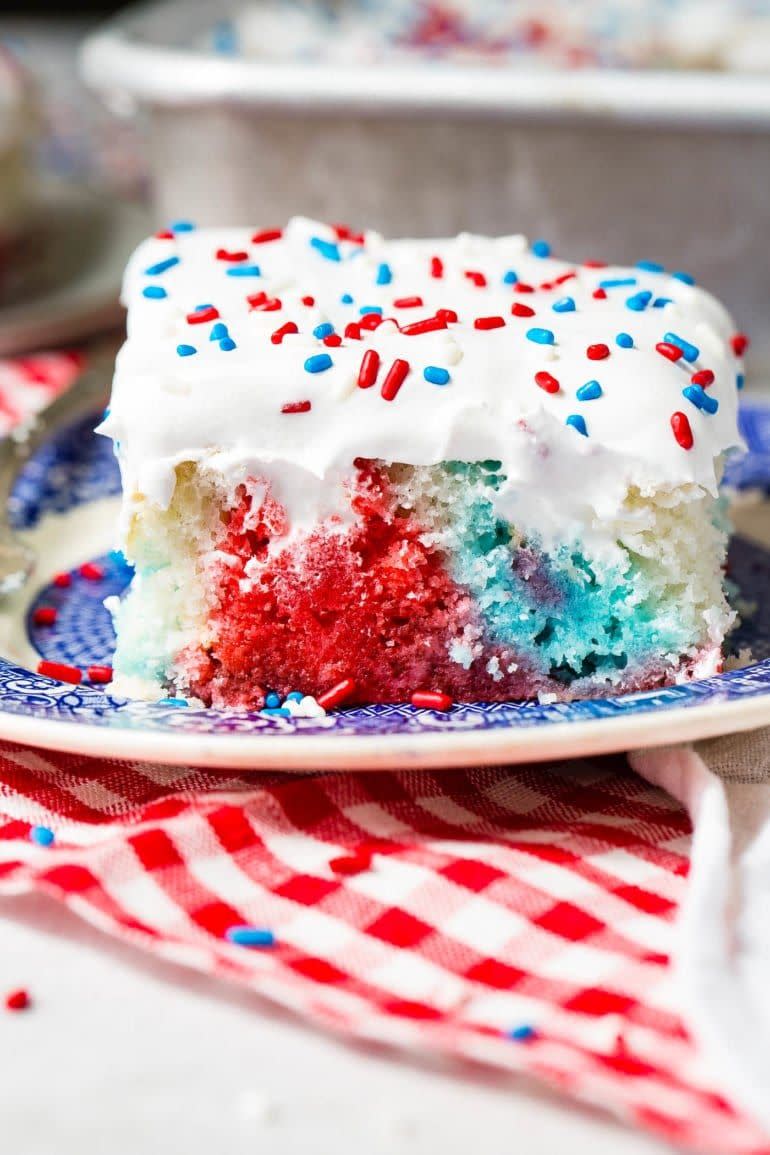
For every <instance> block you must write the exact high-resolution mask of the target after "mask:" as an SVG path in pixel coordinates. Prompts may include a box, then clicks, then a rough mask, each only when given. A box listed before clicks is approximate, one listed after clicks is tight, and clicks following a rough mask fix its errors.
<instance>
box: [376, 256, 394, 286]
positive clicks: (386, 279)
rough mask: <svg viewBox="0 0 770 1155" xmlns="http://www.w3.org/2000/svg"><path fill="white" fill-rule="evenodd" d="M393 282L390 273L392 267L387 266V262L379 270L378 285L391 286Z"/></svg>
mask: <svg viewBox="0 0 770 1155" xmlns="http://www.w3.org/2000/svg"><path fill="white" fill-rule="evenodd" d="M392 280H393V274H392V272H391V271H390V265H386V264H385V262H384V261H383V262H382V264H381V265H380V267H379V268H378V270H377V284H378V285H389V284H390V282H391V281H392Z"/></svg>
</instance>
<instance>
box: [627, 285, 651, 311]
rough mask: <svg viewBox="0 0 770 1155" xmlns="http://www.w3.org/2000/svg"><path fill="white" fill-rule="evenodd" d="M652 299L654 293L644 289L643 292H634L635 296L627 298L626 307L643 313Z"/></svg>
mask: <svg viewBox="0 0 770 1155" xmlns="http://www.w3.org/2000/svg"><path fill="white" fill-rule="evenodd" d="M651 300H652V293H650V292H648V290H647V289H643V290H642V292H641V293H634V295H633V297H627V298H626V308H627V309H633V311H634V312H635V313H641V312H643V311H644V310H645V309H646V308H647V306H648V305H649V303H650V301H651Z"/></svg>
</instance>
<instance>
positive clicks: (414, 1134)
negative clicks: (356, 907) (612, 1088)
mask: <svg viewBox="0 0 770 1155" xmlns="http://www.w3.org/2000/svg"><path fill="white" fill-rule="evenodd" d="M18 986H24V987H26V988H27V989H28V990H29V992H30V994H31V996H32V997H33V999H34V1007H33V1008H31V1009H30V1010H29V1011H26V1012H23V1013H17V1014H11V1013H9V1012H6V1011H3V1010H0V1070H1V1071H2V1078H1V1079H0V1151H2V1153H3V1155H156V1153H157V1155H247V1153H248V1155H257V1153H259V1155H354V1153H355V1155H411V1153H413V1155H468V1153H469V1152H472V1153H473V1155H512V1153H513V1152H515V1153H516V1155H541V1153H542V1155H555V1153H557V1152H558V1153H560V1155H564V1153H566V1152H568V1153H569V1155H588V1153H590V1155H664V1153H665V1152H670V1149H669V1148H668V1147H664V1146H663V1145H660V1144H658V1143H655V1142H653V1141H652V1140H650V1139H648V1138H646V1137H644V1136H642V1135H639V1134H636V1133H634V1132H631V1131H627V1130H625V1129H624V1128H621V1127H620V1126H618V1125H617V1124H615V1123H613V1122H611V1121H607V1120H605V1119H604V1118H603V1117H600V1116H598V1115H595V1114H593V1113H590V1112H588V1111H585V1110H583V1109H580V1108H577V1107H573V1106H570V1105H567V1104H564V1103H562V1102H561V1101H558V1100H556V1099H554V1098H552V1097H550V1096H549V1095H546V1094H543V1093H542V1092H541V1091H539V1090H538V1089H537V1088H534V1087H531V1086H530V1087H524V1086H523V1085H522V1084H518V1085H516V1084H512V1083H511V1081H510V1080H505V1081H503V1080H501V1079H499V1078H495V1077H492V1076H485V1075H474V1076H467V1075H459V1074H457V1073H456V1072H454V1073H452V1072H450V1071H447V1070H445V1069H444V1070H439V1069H436V1068H430V1069H426V1068H425V1067H424V1066H423V1067H418V1066H416V1065H412V1064H410V1063H408V1062H407V1061H405V1060H399V1059H395V1058H393V1057H389V1056H387V1055H385V1054H382V1053H374V1052H372V1051H370V1050H363V1049H362V1048H360V1047H354V1046H349V1045H346V1044H344V1043H341V1042H339V1041H338V1040H335V1039H333V1038H330V1037H329V1036H327V1035H324V1034H321V1033H319V1032H317V1031H313V1030H311V1029H307V1028H305V1027H303V1026H302V1025H301V1024H300V1023H298V1022H297V1021H296V1020H294V1019H291V1018H289V1017H288V1016H286V1015H284V1014H282V1013H280V1012H278V1011H275V1010H273V1009H271V1008H269V1007H268V1006H266V1005H264V1004H262V1003H261V1002H260V1001H259V1000H258V999H257V998H256V997H255V996H253V995H250V994H243V993H241V992H239V991H237V990H235V989H233V988H231V987H228V986H227V985H225V984H223V983H221V982H218V981H217V982H215V981H214V980H210V979H207V978H204V977H202V976H198V975H191V974H190V973H188V972H186V971H184V970H182V969H181V968H177V967H173V966H170V965H167V964H161V963H155V962H154V961H153V960H152V959H150V958H148V957H147V956H145V955H143V954H140V953H138V952H136V951H134V950H132V949H129V948H124V947H122V946H120V945H117V944H114V943H112V942H110V941H109V940H108V939H106V938H105V937H104V936H102V935H101V934H99V933H98V932H96V931H94V930H91V929H90V928H88V927H86V926H84V925H83V924H81V923H80V922H79V921H78V920H77V919H76V918H75V917H74V916H72V915H70V914H68V912H67V911H65V910H64V909H63V908H61V907H59V906H58V905H56V904H55V903H54V902H53V900H48V899H44V898H14V899H2V900H0V992H7V991H8V990H11V989H13V988H15V987H18Z"/></svg>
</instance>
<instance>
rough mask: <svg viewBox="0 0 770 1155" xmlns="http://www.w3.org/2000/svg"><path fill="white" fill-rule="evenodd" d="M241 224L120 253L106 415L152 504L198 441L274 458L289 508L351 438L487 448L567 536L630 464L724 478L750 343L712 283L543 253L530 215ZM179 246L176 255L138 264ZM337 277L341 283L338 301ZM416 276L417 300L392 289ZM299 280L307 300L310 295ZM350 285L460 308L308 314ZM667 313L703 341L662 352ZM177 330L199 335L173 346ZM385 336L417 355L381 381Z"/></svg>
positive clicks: (223, 461) (329, 500) (646, 471)
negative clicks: (385, 386)
mask: <svg viewBox="0 0 770 1155" xmlns="http://www.w3.org/2000/svg"><path fill="white" fill-rule="evenodd" d="M252 232H253V230H251V229H218V230H214V229H206V230H199V231H193V232H179V233H177V234H176V235H175V237H174V239H171V240H169V239H156V238H153V239H150V240H148V241H145V242H144V243H143V244H142V245H140V247H139V249H138V250H137V251H136V252H135V253H134V255H133V256H132V258H131V260H130V262H129V265H128V269H127V272H126V277H125V284H124V292H123V298H124V301H125V303H126V304H127V306H128V310H129V312H128V338H127V341H126V343H125V345H124V347H123V349H122V350H121V352H120V354H119V356H118V359H117V365H116V372H115V381H114V388H113V396H112V401H111V406H110V412H109V416H108V417H107V419H106V420H105V421H104V423H103V425H102V426H101V427H100V429H101V432H104V433H106V434H108V435H109V436H111V437H113V438H114V439H115V440H116V442H118V443H119V448H118V455H119V459H120V463H121V468H122V471H123V476H124V486H125V491H126V494H127V496H128V497H129V498H130V497H131V495H133V494H135V493H139V494H143V495H145V496H146V497H147V498H149V499H150V500H151V501H152V502H154V503H157V504H158V505H160V506H163V507H164V506H165V505H166V504H167V503H168V501H169V500H170V497H171V493H172V490H173V485H174V468H175V466H176V465H177V464H178V463H180V462H182V461H204V460H205V461H206V463H207V465H208V466H209V467H210V468H212V469H216V470H219V471H221V472H222V473H223V474H224V475H225V476H227V477H228V478H233V479H237V478H240V477H242V476H243V475H244V474H246V475H248V474H251V475H256V476H263V477H267V478H268V479H269V480H270V481H271V482H272V484H273V485H274V487H275V490H276V496H277V497H278V498H279V499H280V500H282V501H284V502H285V504H286V505H287V507H288V510H289V515H290V518H291V520H292V522H293V523H294V524H295V525H302V524H309V523H312V521H313V520H315V518H316V517H317V516H318V515H319V513H320V514H321V515H323V514H326V513H330V512H333V511H334V510H335V509H338V508H339V503H340V500H341V489H340V485H339V478H340V476H341V475H342V474H343V473H345V472H348V471H349V470H350V469H351V465H352V462H353V461H354V459H355V458H356V457H368V458H382V459H385V460H388V461H399V462H405V463H408V464H414V465H427V464H433V463H437V462H440V461H444V460H452V459H459V460H484V459H490V458H491V459H495V460H499V461H501V462H502V465H503V469H504V471H505V473H506V475H507V478H508V481H507V484H506V486H505V487H504V488H503V490H502V491H501V493H500V495H499V502H500V506H501V509H502V510H503V511H504V512H505V513H506V514H507V515H509V516H511V517H514V518H515V519H516V520H517V521H518V522H519V524H523V525H524V526H527V527H530V528H532V529H535V530H538V531H539V532H541V533H543V534H544V535H547V536H551V535H553V536H554V537H556V538H559V537H562V536H563V535H564V534H565V533H566V532H567V529H568V528H569V527H570V526H571V527H572V528H573V529H574V530H575V531H576V532H580V533H581V534H587V533H588V532H589V531H590V528H591V526H592V525H594V524H595V522H596V520H597V518H598V519H599V521H606V520H608V519H611V518H612V517H614V516H615V515H616V514H617V512H618V510H619V507H620V505H621V503H622V501H623V498H624V496H625V494H626V492H627V489H628V487H629V486H630V485H636V486H638V487H640V489H642V490H643V491H644V492H648V493H649V492H652V491H657V490H660V489H669V488H671V489H673V488H677V487H681V486H687V485H693V486H695V487H698V489H699V490H705V491H708V492H710V493H712V494H713V493H715V492H716V489H717V482H718V477H717V470H718V458H719V457H720V456H721V454H722V453H723V452H724V451H725V450H727V449H729V448H730V447H732V446H735V445H737V444H739V443H740V438H739V434H738V431H737V427H736V410H737V391H736V374H737V373H739V372H741V364H740V361H739V359H738V358H737V357H736V356H735V355H734V353H733V351H732V348H731V346H730V341H729V338H730V336H731V334H732V333H733V330H734V326H733V323H732V321H731V319H730V317H729V316H728V314H727V312H726V311H725V310H724V308H723V307H722V306H721V305H720V304H719V303H718V302H717V301H716V300H715V298H714V297H712V296H710V295H709V294H708V293H707V292H705V291H704V290H702V289H700V288H698V287H695V286H692V285H690V284H687V283H684V282H683V281H681V280H679V279H677V278H676V277H674V276H670V275H668V274H665V273H656V272H649V271H643V270H640V269H636V268H635V269H626V268H598V269H597V268H589V267H585V266H576V265H574V264H572V263H571V262H569V261H563V260H555V259H550V258H544V257H541V256H537V255H535V253H533V251H532V250H531V249H530V247H529V245H528V243H527V241H526V240H525V239H524V238H523V237H520V236H513V237H501V238H496V239H488V238H484V237H477V236H470V235H461V236H459V237H457V238H455V239H452V240H419V241H414V240H406V241H385V240H383V239H382V237H380V236H379V235H378V234H376V233H372V232H370V233H368V234H366V240H365V244H364V245H360V244H358V243H355V242H348V241H343V242H340V243H339V246H338V247H339V254H340V257H341V259H340V260H339V261H335V260H329V259H327V258H326V257H325V256H324V255H322V254H321V253H320V252H319V251H318V249H317V248H315V247H314V246H313V244H311V238H314V237H317V238H320V239H321V240H322V241H331V242H334V241H335V234H334V232H333V231H332V230H331V229H330V228H329V227H328V226H324V225H320V224H317V223H314V222H312V221H307V220H304V219H295V220H293V221H291V222H290V224H289V225H288V227H287V229H286V230H285V232H284V235H283V238H282V239H281V240H279V241H275V242H270V243H267V244H253V243H251V239H250V238H251V234H252ZM335 243H336V242H335ZM219 249H225V250H227V251H229V252H234V251H243V252H246V253H247V254H248V260H247V261H246V262H243V263H245V264H247V265H258V266H259V269H260V273H261V275H260V276H238V275H236V276H233V275H230V273H229V272H228V270H232V269H236V268H238V267H240V265H239V263H236V262H230V261H224V260H220V259H217V257H216V253H217V251H218V250H219ZM172 256H177V257H178V258H179V263H178V264H176V265H174V266H173V267H172V268H169V269H167V270H166V271H163V272H161V273H158V274H157V275H150V274H148V273H147V271H146V270H147V269H148V268H151V267H152V266H154V265H156V264H157V262H160V261H163V260H164V259H166V258H168V257H172ZM434 256H437V257H439V258H440V259H441V261H442V262H443V266H444V275H443V277H442V278H440V279H436V278H435V277H433V276H431V258H432V257H434ZM381 265H387V267H388V269H389V270H390V273H391V275H392V280H391V281H390V282H389V283H387V284H378V283H377V281H378V273H379V270H380V266H381ZM508 270H514V271H515V273H516V274H517V276H518V278H519V280H520V281H522V282H525V283H528V284H531V285H534V286H540V285H542V284H543V283H544V282H545V283H549V282H553V281H554V280H555V278H557V277H559V276H561V275H562V274H566V273H569V272H572V271H575V272H576V276H575V277H574V278H572V279H570V280H568V281H566V282H565V283H564V284H562V285H560V286H558V287H557V288H556V289H555V290H548V289H545V290H541V289H538V290H537V291H535V292H532V293H529V292H520V291H516V289H515V286H512V285H511V284H506V283H504V276H505V274H506V272H507V271H508ZM468 271H470V272H474V273H482V274H483V275H484V277H485V278H486V280H487V286H486V287H481V288H480V287H477V286H476V285H475V284H474V283H473V282H472V281H471V280H470V279H469V278H468V277H467V276H466V275H465V274H466V272H468ZM632 277H633V278H636V284H634V285H629V286H618V287H611V286H610V287H607V288H606V290H605V291H606V297H605V298H604V299H597V298H595V297H594V295H593V294H594V292H595V290H596V289H597V288H598V287H599V286H600V284H601V283H602V282H606V281H613V280H618V279H625V278H632ZM379 279H383V277H382V275H381V276H380V278H379ZM147 286H162V287H163V288H164V289H165V290H166V292H167V296H166V297H165V298H163V299H151V298H147V297H145V296H143V290H144V289H145V288H146V287H147ZM260 291H263V292H265V293H267V294H268V296H269V297H271V298H274V297H277V298H279V299H280V301H281V308H280V309H279V310H275V311H267V312H265V311H255V310H254V309H252V308H251V307H250V305H249V303H248V302H247V295H250V294H254V293H256V292H260ZM644 291H648V292H650V293H651V294H652V295H653V300H655V299H657V298H670V299H671V301H672V303H671V304H668V305H666V306H665V307H664V308H655V307H653V305H652V304H650V305H649V306H648V307H647V308H646V309H644V310H643V311H634V310H632V309H630V308H629V307H628V306H627V304H626V301H627V299H628V298H629V297H630V296H632V295H633V294H635V293H638V292H644ZM344 294H349V295H350V296H352V298H353V303H352V304H351V303H343V301H342V297H343V295H344ZM415 295H417V296H419V297H421V298H422V300H423V304H422V305H421V306H419V307H410V308H405V307H400V308H399V307H396V306H394V300H398V299H401V298H404V297H411V296H415ZM303 296H312V297H313V298H314V299H315V304H314V305H313V306H312V307H308V306H306V305H305V304H303V303H302V301H301V298H302V297H303ZM565 297H571V298H572V299H573V300H574V305H575V307H574V311H571V312H557V311H554V309H553V305H554V303H555V302H558V301H561V300H562V299H563V298H565ZM514 303H518V304H520V305H527V306H529V307H531V308H534V309H535V316H533V317H519V316H514V315H512V313H511V307H512V305H514ZM203 304H211V305H214V306H215V307H216V309H217V310H218V312H219V314H220V322H221V323H223V324H224V325H226V326H227V329H228V332H229V335H230V337H231V338H232V340H233V341H235V343H236V348H234V349H232V350H231V351H223V349H222V348H220V343H219V342H218V341H212V340H210V339H209V334H210V332H211V329H212V322H206V323H205V324H190V323H189V322H188V320H187V315H188V314H189V313H190V312H191V311H192V310H194V309H195V308H196V307H197V306H200V305H203ZM362 306H379V307H381V308H382V309H383V310H384V314H385V316H386V317H394V318H395V319H396V321H397V322H398V324H399V325H400V326H401V327H403V326H406V325H408V324H409V323H412V322H414V321H418V320H421V319H423V318H426V317H429V316H431V315H433V314H434V313H435V312H436V310H438V309H441V308H447V309H454V310H455V311H456V313H457V314H458V316H459V321H458V322H457V323H452V324H449V326H448V327H447V328H446V329H442V330H440V331H438V332H434V333H429V334H424V335H420V336H408V335H406V334H404V333H403V332H401V331H400V330H399V328H398V327H397V325H396V323H395V322H392V321H391V322H387V321H386V322H385V323H383V324H382V325H381V326H380V327H379V328H378V329H376V330H375V331H371V332H367V331H363V332H362V338H363V339H362V340H353V339H351V340H347V339H344V340H343V343H342V345H341V346H339V347H337V348H327V347H326V346H324V344H323V341H322V340H321V339H319V338H318V337H316V336H314V335H313V329H314V327H316V326H317V325H319V324H320V323H322V322H330V323H332V324H333V325H334V327H335V330H336V331H337V332H338V333H339V334H342V333H343V332H344V328H345V325H346V324H347V323H348V322H349V321H358V320H360V316H359V312H360V308H361V307H362ZM493 315H499V316H502V317H503V318H504V320H505V324H504V326H503V327H501V328H495V329H491V330H479V329H477V328H475V327H474V320H475V319H476V318H478V317H488V316H493ZM287 321H294V322H295V323H296V325H297V326H298V328H299V330H300V331H299V333H298V334H296V335H289V336H286V337H284V339H283V342H282V343H281V344H273V343H271V340H270V335H271V334H272V333H273V332H274V331H275V330H276V329H277V328H278V327H279V326H282V325H283V324H285V323H286V322H287ZM214 323H215V322H214ZM533 328H540V329H548V330H551V331H552V333H553V334H554V344H553V345H544V344H538V343H535V342H534V341H532V340H530V339H528V338H527V332H528V331H529V330H531V329H533ZM668 332H673V333H675V334H677V335H678V336H679V337H681V338H682V339H683V340H684V341H685V342H689V343H691V344H693V345H696V346H698V348H699V349H700V356H699V358H698V359H697V361H696V362H695V363H693V364H688V363H686V362H685V361H684V360H680V361H679V362H677V363H673V362H671V361H670V360H668V359H667V358H666V357H664V356H662V355H661V353H660V352H658V351H657V350H656V344H657V343H658V342H661V341H662V340H663V339H664V336H665V334H666V333H668ZM619 333H627V334H630V335H631V337H632V338H633V341H634V345H633V348H630V349H626V348H621V347H619V346H618V345H617V343H616V336H617V334H619ZM598 343H604V344H606V345H607V346H608V347H609V349H610V354H609V356H608V357H607V358H606V359H603V360H592V359H589V357H588V356H587V348H588V346H591V345H595V344H598ZM180 344H189V345H192V346H194V347H195V349H196V353H195V354H194V355H192V356H180V355H179V353H178V352H177V346H178V345H180ZM367 349H375V350H376V351H377V352H378V353H379V355H380V357H381V361H382V365H381V368H380V372H379V376H378V379H377V383H376V385H375V386H374V387H372V388H368V389H362V388H359V387H358V385H357V377H358V372H359V366H360V364H361V359H362V355H363V353H364V352H365V351H366V350H367ZM317 354H328V355H329V356H330V357H331V359H332V362H333V365H332V367H331V368H330V369H327V370H326V371H324V372H320V373H310V372H308V371H306V369H305V368H304V363H305V361H306V359H307V358H308V357H311V356H314V355H317ZM396 358H402V359H404V360H406V361H408V363H409V365H410V372H409V374H408V376H407V378H406V380H405V381H404V383H403V385H402V387H401V389H400V391H399V392H398V394H397V396H396V397H395V399H394V400H392V401H387V400H385V399H383V397H382V396H381V392H380V389H381V385H382V382H383V379H384V377H385V374H386V372H387V370H388V368H389V367H390V365H391V364H392V362H393V361H394V360H395V359H396ZM426 366H437V367H440V368H445V369H447V370H448V371H449V373H450V382H449V383H448V384H447V385H443V386H439V385H436V384H432V383H431V382H429V381H427V380H426V379H425V378H424V376H423V370H424V369H425V367H426ZM704 368H707V369H711V370H712V371H713V372H714V374H715V381H714V383H713V384H712V385H711V386H710V387H709V388H708V390H707V392H708V395H709V396H710V397H713V398H714V399H716V400H717V401H718V402H719V409H718V412H717V413H715V414H713V415H709V414H707V413H705V412H703V411H701V410H699V409H698V408H696V407H695V406H694V405H693V404H692V403H691V402H690V401H689V400H687V399H686V398H685V397H684V396H683V394H682V390H683V388H684V387H686V386H688V385H689V384H690V378H691V375H692V373H693V372H695V371H697V370H699V369H704ZM542 371H546V372H548V373H550V374H552V375H553V376H554V377H555V378H557V379H558V381H559V383H560V389H559V392H558V393H554V394H552V393H547V392H544V391H543V389H541V388H539V387H538V385H537V384H536V383H535V374H537V373H539V372H542ZM591 380H596V381H598V382H599V383H600V385H601V388H602V395H601V397H599V398H598V399H596V400H591V401H579V400H578V399H577V398H576V391H577V390H578V389H579V387H580V386H582V385H584V384H585V383H586V382H588V381H591ZM300 401H310V403H311V406H312V407H311V409H310V411H309V412H305V413H292V414H286V413H282V412H281V408H282V406H283V405H284V404H286V403H292V402H300ZM675 411H679V412H682V413H684V414H686V416H687V418H688V420H689V422H690V425H691V428H692V434H693V438H694V444H693V447H692V449H690V450H686V449H683V448H682V447H681V446H680V445H679V444H678V443H677V441H676V440H675V438H674V435H673V433H672V429H671V416H672V414H673V413H674V412H675ZM570 414H579V415H581V416H582V417H583V418H584V420H585V422H586V426H587V430H588V436H587V437H584V436H582V435H581V434H580V433H579V432H578V431H577V430H576V429H574V428H571V427H569V426H568V425H567V424H565V422H566V418H567V417H568V416H569V415H570Z"/></svg>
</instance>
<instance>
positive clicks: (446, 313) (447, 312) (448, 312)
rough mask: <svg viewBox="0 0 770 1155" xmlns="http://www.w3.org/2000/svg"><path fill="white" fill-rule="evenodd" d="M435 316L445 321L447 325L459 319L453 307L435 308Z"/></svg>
mask: <svg viewBox="0 0 770 1155" xmlns="http://www.w3.org/2000/svg"><path fill="white" fill-rule="evenodd" d="M436 316H437V317H439V318H440V319H441V320H442V321H446V323H447V325H452V324H454V322H455V321H457V320H458V319H459V318H458V316H457V313H455V311H454V309H436Z"/></svg>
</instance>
